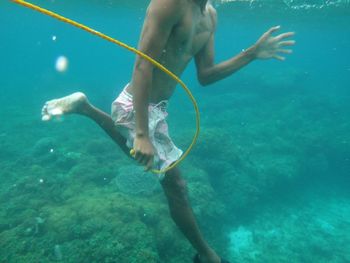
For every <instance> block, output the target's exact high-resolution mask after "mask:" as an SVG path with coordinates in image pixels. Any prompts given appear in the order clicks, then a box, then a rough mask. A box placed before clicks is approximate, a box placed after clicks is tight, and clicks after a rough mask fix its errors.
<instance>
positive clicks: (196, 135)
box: [11, 0, 200, 174]
mask: <svg viewBox="0 0 350 263" xmlns="http://www.w3.org/2000/svg"><path fill="white" fill-rule="evenodd" d="M11 1H12V2H14V3H17V4H20V5H22V6H25V7H28V8H30V9H33V10H36V11H38V12H40V13H43V14H45V15H48V16H51V17H53V18H56V19H58V20H60V21H63V22H65V23H68V24H70V25H72V26H75V27H78V28H80V29H82V30H85V31H87V32H89V33H91V34H93V35H96V36H99V37H101V38H103V39H105V40H107V41H109V42H112V43H114V44H117V45H119V46H121V47H123V48H125V49H127V50H129V51H131V52H133V53H135V54H137V55H139V56H140V57H142V58H144V59H146V60H148V61H149V62H150V63H152V64H153V65H154V66H156V67H158V68H159V69H160V70H162V71H163V72H165V73H166V74H168V75H169V76H170V77H172V78H173V79H174V80H176V81H177V82H178V83H179V84H180V85H181V86H182V88H183V89H184V90H185V91H186V93H187V95H188V96H189V98H190V99H191V101H192V103H193V106H194V109H195V112H196V133H195V135H194V136H193V139H192V142H191V144H190V146H189V147H188V148H187V150H186V151H185V152H184V153H183V155H182V156H181V157H180V158H179V159H178V160H177V161H176V162H175V163H173V164H172V165H171V166H169V167H167V168H165V169H163V170H155V169H153V170H151V171H152V172H153V173H156V174H162V173H165V172H167V171H169V170H170V169H172V168H174V167H175V166H176V165H178V164H179V163H180V162H181V161H182V160H184V159H185V158H186V157H187V155H188V154H189V152H190V151H191V150H192V148H193V146H194V144H195V143H196V141H197V138H198V135H199V130H200V116H199V109H198V105H197V102H196V100H195V98H194V97H193V95H192V93H191V91H190V90H189V89H188V87H187V86H186V85H185V83H183V82H182V80H181V79H180V78H178V77H177V76H176V75H175V74H174V73H172V72H171V71H169V70H168V69H167V68H165V67H164V66H163V65H162V64H160V63H159V62H157V61H156V60H154V59H153V58H151V57H149V56H148V55H146V54H144V53H143V52H141V51H139V50H137V49H136V48H133V47H130V46H128V45H127V44H125V43H123V42H121V41H119V40H116V39H114V38H111V37H109V36H107V35H105V34H102V33H100V32H98V31H96V30H94V29H92V28H90V27H87V26H85V25H83V24H80V23H78V22H75V21H73V20H71V19H68V18H65V17H63V16H61V15H58V14H56V13H54V12H52V11H49V10H47V9H44V8H41V7H39V6H36V5H34V4H31V3H28V2H26V1H22V0H11ZM130 154H131V155H134V154H135V151H134V150H133V149H132V150H131V151H130Z"/></svg>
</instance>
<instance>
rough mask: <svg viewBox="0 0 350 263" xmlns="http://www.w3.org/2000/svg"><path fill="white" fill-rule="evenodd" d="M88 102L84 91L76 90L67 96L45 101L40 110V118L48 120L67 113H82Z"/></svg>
mask: <svg viewBox="0 0 350 263" xmlns="http://www.w3.org/2000/svg"><path fill="white" fill-rule="evenodd" d="M88 105H89V102H88V100H87V98H86V96H85V94H84V93H81V92H76V93H73V94H71V95H69V96H66V97H63V98H60V99H55V100H50V101H47V102H46V103H45V105H44V107H43V108H42V110H41V116H42V117H41V119H42V120H43V121H49V120H51V119H52V118H53V117H61V116H62V115H64V114H69V113H82V112H83V110H84V108H85V107H86V106H88Z"/></svg>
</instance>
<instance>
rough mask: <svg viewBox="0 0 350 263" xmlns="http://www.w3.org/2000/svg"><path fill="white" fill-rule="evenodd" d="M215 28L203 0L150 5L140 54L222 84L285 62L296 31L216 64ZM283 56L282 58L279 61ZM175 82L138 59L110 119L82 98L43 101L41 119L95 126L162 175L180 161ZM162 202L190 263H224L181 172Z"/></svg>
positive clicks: (167, 184) (169, 179) (172, 174)
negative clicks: (173, 114)
mask: <svg viewBox="0 0 350 263" xmlns="http://www.w3.org/2000/svg"><path fill="white" fill-rule="evenodd" d="M216 24H217V15H216V10H215V8H214V7H213V6H212V5H211V3H210V2H208V0H151V1H150V4H149V6H148V9H147V12H146V17H145V20H144V25H143V28H142V32H141V36H140V41H139V46H138V49H139V50H140V51H142V52H144V53H146V54H147V55H148V56H150V57H152V58H153V59H155V60H156V61H158V62H160V63H161V64H162V65H164V66H165V67H166V68H168V69H169V70H170V71H172V72H173V73H174V74H176V75H177V76H180V75H181V74H182V72H183V71H184V70H185V68H186V66H187V65H188V63H189V62H190V61H191V60H192V58H194V59H195V65H196V69H197V78H198V81H199V82H200V84H201V85H203V86H205V85H209V84H212V83H215V82H217V81H219V80H222V79H224V78H226V77H228V76H230V75H232V74H233V73H235V72H236V71H238V70H239V69H241V68H242V67H244V66H246V65H248V64H249V63H250V62H252V61H254V60H256V59H270V58H274V59H278V60H284V59H285V58H284V57H283V56H282V55H283V54H289V53H292V50H290V49H286V47H288V46H292V45H294V44H295V41H294V40H286V38H288V37H291V36H293V35H294V33H293V32H287V33H283V34H280V35H277V36H275V37H274V36H272V34H273V33H274V32H276V31H277V30H278V29H279V26H276V27H272V28H271V29H269V30H268V31H267V32H265V33H264V34H263V35H262V36H261V37H260V38H259V40H258V41H257V42H256V43H255V44H254V45H252V46H251V47H249V48H247V49H245V50H244V51H242V52H241V53H240V54H238V55H236V56H234V57H232V58H230V59H228V60H226V61H223V62H221V63H218V64H215V62H214V33H215V29H216ZM281 54H282V55H281ZM176 84H177V83H176V81H174V80H173V79H171V78H170V77H169V76H167V75H166V74H165V73H163V72H162V71H160V70H159V69H158V68H155V66H154V65H153V64H151V63H150V62H148V61H147V60H145V59H143V58H141V57H139V56H138V57H137V58H136V62H135V65H134V69H133V74H132V79H131V81H130V83H129V84H127V85H126V87H125V88H124V89H123V91H122V92H121V94H120V95H119V96H118V98H117V99H116V100H115V101H114V102H113V104H112V114H111V115H109V114H106V113H105V112H103V111H101V110H99V109H98V108H96V107H95V106H93V105H92V104H91V103H90V102H89V101H88V99H87V97H86V96H85V94H83V93H81V92H77V93H73V94H71V95H69V96H67V97H63V98H60V99H55V100H51V101H48V102H46V104H45V105H44V107H43V109H42V118H43V120H50V119H52V118H53V117H55V116H60V115H63V114H72V113H74V114H79V115H84V116H86V117H88V118H90V119H92V120H93V121H95V122H96V123H97V124H98V125H99V126H100V127H101V128H102V129H103V130H104V131H105V132H106V133H107V134H108V135H109V136H110V137H111V138H112V140H113V141H114V142H116V143H117V144H118V145H119V146H120V147H121V149H122V150H123V151H124V152H125V153H126V154H127V155H129V152H130V149H131V148H133V149H134V150H135V156H134V158H135V160H136V161H137V162H138V163H139V164H140V165H143V166H145V168H146V169H147V170H149V169H151V168H156V169H164V168H166V167H168V166H169V165H171V164H172V163H173V162H175V161H176V160H177V159H178V158H179V157H180V156H181V154H182V151H181V150H180V149H178V148H177V147H176V146H175V145H174V143H173V142H172V140H171V138H170V136H169V134H168V126H167V123H166V116H167V112H166V106H167V101H168V100H169V99H170V97H171V96H172V94H173V92H174V90H175V87H176ZM160 182H161V185H162V187H163V190H164V193H165V195H166V197H167V200H168V204H169V209H170V213H171V216H172V219H173V220H174V222H175V223H176V225H177V226H178V227H179V229H180V230H181V231H182V233H183V234H184V235H185V237H186V238H187V239H188V241H189V242H190V243H191V244H192V246H193V248H194V249H195V250H196V251H197V254H196V256H195V257H194V259H193V262H195V263H199V262H202V263H225V262H226V263H227V262H228V261H226V260H224V259H221V258H220V257H219V256H218V254H217V253H216V252H215V251H214V250H213V249H212V248H211V247H210V246H209V244H208V243H207V241H206V240H205V239H204V237H203V235H202V233H201V231H200V229H199V227H198V225H197V222H196V219H195V217H194V214H193V211H192V208H191V206H190V204H189V201H188V197H187V193H186V185H185V182H184V180H183V179H182V176H181V173H180V169H179V168H178V167H175V168H173V169H171V170H169V171H168V172H166V175H165V176H164V177H163V178H162V179H161V180H160Z"/></svg>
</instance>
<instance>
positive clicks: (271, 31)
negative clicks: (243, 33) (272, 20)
mask: <svg viewBox="0 0 350 263" xmlns="http://www.w3.org/2000/svg"><path fill="white" fill-rule="evenodd" d="M280 28H281V26H274V27H271V28H270V29H269V30H268V31H267V32H266V33H267V34H269V35H271V34H272V33H273V32H276V31H277V30H278V29H280Z"/></svg>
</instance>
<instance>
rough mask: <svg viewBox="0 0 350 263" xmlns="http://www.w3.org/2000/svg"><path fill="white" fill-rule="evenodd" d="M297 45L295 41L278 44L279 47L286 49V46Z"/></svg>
mask: <svg viewBox="0 0 350 263" xmlns="http://www.w3.org/2000/svg"><path fill="white" fill-rule="evenodd" d="M294 44H295V41H294V40H288V41H281V42H279V43H278V46H280V47H286V46H293V45H294Z"/></svg>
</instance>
